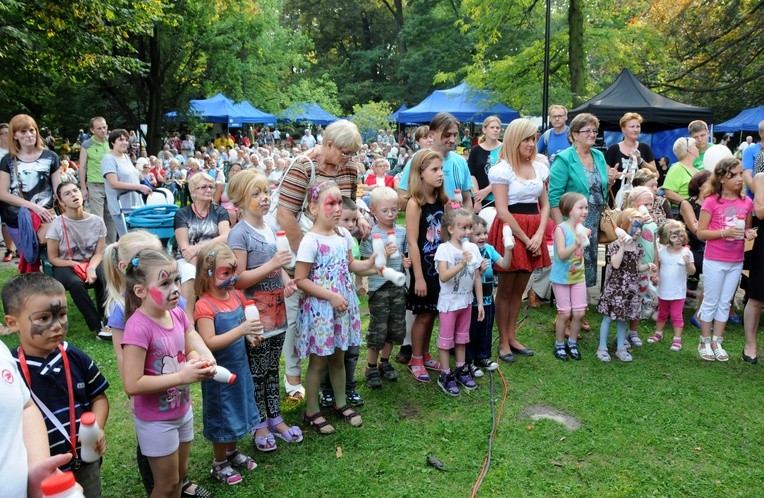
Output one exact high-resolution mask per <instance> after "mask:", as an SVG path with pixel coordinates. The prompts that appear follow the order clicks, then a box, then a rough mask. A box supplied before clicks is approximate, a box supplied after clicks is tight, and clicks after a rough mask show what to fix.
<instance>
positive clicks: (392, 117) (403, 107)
mask: <svg viewBox="0 0 764 498" xmlns="http://www.w3.org/2000/svg"><path fill="white" fill-rule="evenodd" d="M408 108H409V106H407V105H406V104H401V106H400V107H399V108H398V110H397V111H395V112H394V113H392V114H390V115H389V116H387V119H389V120H390V121H395V122H396V123H397V122H398V116H399V115H400V113H402V112H403V111H405V110H407V109H408Z"/></svg>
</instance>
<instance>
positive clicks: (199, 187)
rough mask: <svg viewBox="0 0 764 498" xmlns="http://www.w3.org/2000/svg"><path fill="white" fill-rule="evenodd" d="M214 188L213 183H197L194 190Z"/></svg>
mask: <svg viewBox="0 0 764 498" xmlns="http://www.w3.org/2000/svg"><path fill="white" fill-rule="evenodd" d="M214 188H215V186H214V185H199V186H198V187H196V190H212V189H214Z"/></svg>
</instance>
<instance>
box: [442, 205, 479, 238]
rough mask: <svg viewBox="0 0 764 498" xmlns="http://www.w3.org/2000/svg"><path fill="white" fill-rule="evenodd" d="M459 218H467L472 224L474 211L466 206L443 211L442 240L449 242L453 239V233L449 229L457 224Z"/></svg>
mask: <svg viewBox="0 0 764 498" xmlns="http://www.w3.org/2000/svg"><path fill="white" fill-rule="evenodd" d="M459 218H467V219H468V220H469V223H470V224H472V213H470V212H469V211H467V210H466V209H464V208H458V209H451V210H447V211H445V212H444V213H443V217H442V218H441V219H440V226H441V230H440V240H441V241H443V242H448V241H449V240H451V234H450V233H449V232H448V229H449V228H450V227H452V226H454V225H455V224H456V220H458V219H459Z"/></svg>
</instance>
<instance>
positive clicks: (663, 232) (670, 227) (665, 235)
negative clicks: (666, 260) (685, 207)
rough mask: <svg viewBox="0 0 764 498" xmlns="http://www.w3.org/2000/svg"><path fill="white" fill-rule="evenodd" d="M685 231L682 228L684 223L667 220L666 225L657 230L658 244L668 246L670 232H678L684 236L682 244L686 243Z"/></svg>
mask: <svg viewBox="0 0 764 498" xmlns="http://www.w3.org/2000/svg"><path fill="white" fill-rule="evenodd" d="M686 230H687V229H686V228H685V226H684V223H682V222H681V221H678V220H667V221H666V223H664V224H663V225H662V226H661V227H660V228H659V229H658V242H660V243H661V244H662V245H664V246H665V245H668V243H669V236H670V235H671V232H676V231H679V232H680V233H681V234H682V235H683V236H684V242H683V244H686V243H687V231H686Z"/></svg>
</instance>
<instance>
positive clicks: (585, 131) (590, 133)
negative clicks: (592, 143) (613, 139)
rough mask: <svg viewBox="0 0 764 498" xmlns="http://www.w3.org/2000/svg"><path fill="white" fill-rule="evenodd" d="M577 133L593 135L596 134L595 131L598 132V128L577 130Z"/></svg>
mask: <svg viewBox="0 0 764 498" xmlns="http://www.w3.org/2000/svg"><path fill="white" fill-rule="evenodd" d="M578 133H583V134H584V135H594V136H597V133H599V130H597V129H594V130H578Z"/></svg>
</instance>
